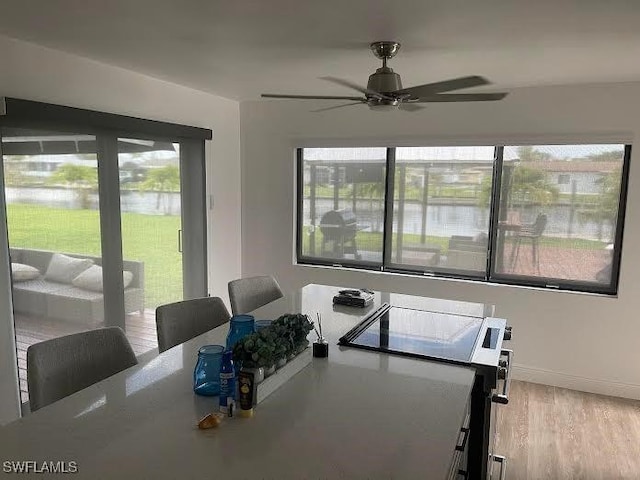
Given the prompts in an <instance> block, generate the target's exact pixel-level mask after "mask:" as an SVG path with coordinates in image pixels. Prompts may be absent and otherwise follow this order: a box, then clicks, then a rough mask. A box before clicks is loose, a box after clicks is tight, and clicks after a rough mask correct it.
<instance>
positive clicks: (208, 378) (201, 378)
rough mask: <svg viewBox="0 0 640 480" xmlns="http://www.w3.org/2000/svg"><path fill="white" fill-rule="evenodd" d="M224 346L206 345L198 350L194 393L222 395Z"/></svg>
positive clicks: (194, 375)
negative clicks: (221, 371)
mask: <svg viewBox="0 0 640 480" xmlns="http://www.w3.org/2000/svg"><path fill="white" fill-rule="evenodd" d="M222 352H224V347H223V346H222V345H205V346H203V347H200V350H198V361H197V362H196V368H195V369H194V371H193V391H194V392H195V393H197V394H198V395H206V396H212V395H218V394H219V393H220V367H221V364H222Z"/></svg>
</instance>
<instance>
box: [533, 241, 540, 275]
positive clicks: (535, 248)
mask: <svg viewBox="0 0 640 480" xmlns="http://www.w3.org/2000/svg"><path fill="white" fill-rule="evenodd" d="M531 250H532V252H531V253H532V258H531V261H532V262H533V266H534V267H535V269H536V271H537V272H538V274H539V273H540V258H539V252H538V239H537V238H532V239H531Z"/></svg>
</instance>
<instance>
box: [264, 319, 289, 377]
mask: <svg viewBox="0 0 640 480" xmlns="http://www.w3.org/2000/svg"><path fill="white" fill-rule="evenodd" d="M270 329H271V330H272V332H273V334H274V347H275V349H274V352H273V357H274V359H275V365H276V367H277V368H282V367H284V366H285V365H286V364H287V357H288V356H289V353H290V352H291V351H292V348H293V344H292V343H291V340H290V338H289V336H288V335H287V331H286V329H285V328H284V327H283V326H282V325H278V324H275V325H272V326H271V327H270Z"/></svg>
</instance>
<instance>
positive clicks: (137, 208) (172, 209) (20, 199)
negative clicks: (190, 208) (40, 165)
mask: <svg viewBox="0 0 640 480" xmlns="http://www.w3.org/2000/svg"><path fill="white" fill-rule="evenodd" d="M5 194H6V198H7V203H9V204H10V203H27V204H33V205H46V206H49V207H58V208H68V209H76V208H81V206H82V205H81V204H82V200H81V195H80V194H79V192H78V190H77V189H71V188H33V187H26V188H16V187H7V188H6V189H5ZM86 203H87V204H86V206H88V207H89V208H90V209H92V210H97V209H98V194H97V193H96V192H90V193H89V194H88V197H87V199H86ZM120 208H121V210H122V211H123V212H130V213H142V214H145V215H180V194H179V193H177V192H140V191H133V190H121V191H120Z"/></svg>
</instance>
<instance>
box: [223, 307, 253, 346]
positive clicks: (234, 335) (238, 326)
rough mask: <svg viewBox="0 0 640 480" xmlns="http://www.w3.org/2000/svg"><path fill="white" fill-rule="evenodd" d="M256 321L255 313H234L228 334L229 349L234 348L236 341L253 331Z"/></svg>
mask: <svg viewBox="0 0 640 480" xmlns="http://www.w3.org/2000/svg"><path fill="white" fill-rule="evenodd" d="M254 321H255V320H254V318H253V315H234V316H233V317H231V322H230V325H229V333H228V334H227V350H233V346H234V345H235V344H236V343H238V342H239V341H240V340H242V339H243V338H244V337H246V336H247V335H249V334H250V333H253V324H254Z"/></svg>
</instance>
